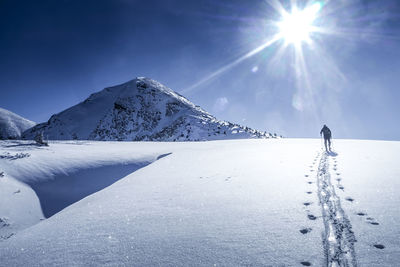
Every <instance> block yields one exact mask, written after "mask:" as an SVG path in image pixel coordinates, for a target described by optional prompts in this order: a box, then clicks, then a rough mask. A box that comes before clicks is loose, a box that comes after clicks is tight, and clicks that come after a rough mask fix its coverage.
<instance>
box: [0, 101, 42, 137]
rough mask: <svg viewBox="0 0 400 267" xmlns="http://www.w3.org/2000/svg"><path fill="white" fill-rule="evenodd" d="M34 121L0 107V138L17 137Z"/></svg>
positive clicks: (31, 125)
mask: <svg viewBox="0 0 400 267" xmlns="http://www.w3.org/2000/svg"><path fill="white" fill-rule="evenodd" d="M35 124H36V123H34V122H33V121H30V120H27V119H25V118H22V117H21V116H19V115H17V114H15V113H13V112H11V111H8V110H6V109H3V108H0V139H18V138H20V137H21V133H22V132H23V131H25V130H27V129H29V128H31V127H33V126H34V125H35Z"/></svg>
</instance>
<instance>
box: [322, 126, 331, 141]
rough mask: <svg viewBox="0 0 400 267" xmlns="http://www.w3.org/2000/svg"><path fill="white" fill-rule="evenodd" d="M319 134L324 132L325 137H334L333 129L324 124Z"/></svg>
mask: <svg viewBox="0 0 400 267" xmlns="http://www.w3.org/2000/svg"><path fill="white" fill-rule="evenodd" d="M319 134H324V138H325V139H330V138H331V137H332V133H331V130H330V129H329V128H328V127H326V125H324V127H323V128H322V129H321V132H319Z"/></svg>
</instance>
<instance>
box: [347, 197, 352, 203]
mask: <svg viewBox="0 0 400 267" xmlns="http://www.w3.org/2000/svg"><path fill="white" fill-rule="evenodd" d="M346 200H347V201H350V202H353V201H354V199H353V198H351V197H346Z"/></svg>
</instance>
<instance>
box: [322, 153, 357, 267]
mask: <svg viewBox="0 0 400 267" xmlns="http://www.w3.org/2000/svg"><path fill="white" fill-rule="evenodd" d="M317 185H318V198H319V203H320V205H321V208H322V218H323V220H324V226H325V232H324V234H323V243H324V244H323V245H324V253H325V257H326V259H325V260H326V266H357V259H356V253H355V250H354V243H355V242H356V238H355V235H354V232H353V230H352V226H351V223H350V220H349V219H348V217H347V215H346V213H345V212H344V210H343V208H342V206H341V204H340V198H339V197H338V196H337V195H336V192H335V188H334V186H333V185H332V183H331V175H330V173H329V155H328V153H323V154H322V156H321V160H320V163H319V167H318V173H317Z"/></svg>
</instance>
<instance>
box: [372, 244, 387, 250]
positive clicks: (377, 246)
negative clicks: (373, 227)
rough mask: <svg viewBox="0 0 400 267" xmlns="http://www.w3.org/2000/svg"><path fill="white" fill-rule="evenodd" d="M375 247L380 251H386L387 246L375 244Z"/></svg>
mask: <svg viewBox="0 0 400 267" xmlns="http://www.w3.org/2000/svg"><path fill="white" fill-rule="evenodd" d="M374 247H376V248H379V249H384V248H385V246H384V245H382V244H374Z"/></svg>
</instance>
